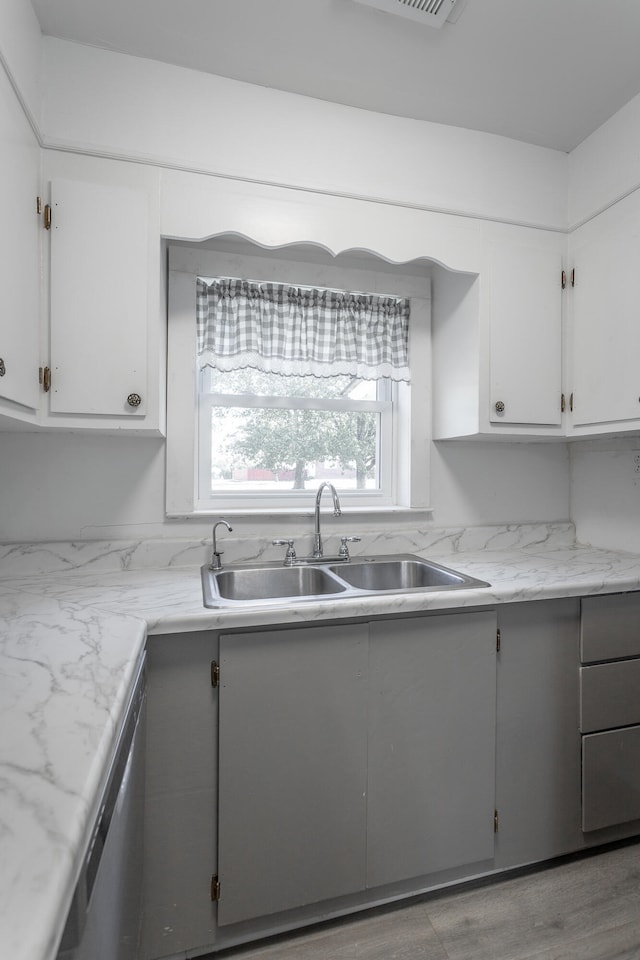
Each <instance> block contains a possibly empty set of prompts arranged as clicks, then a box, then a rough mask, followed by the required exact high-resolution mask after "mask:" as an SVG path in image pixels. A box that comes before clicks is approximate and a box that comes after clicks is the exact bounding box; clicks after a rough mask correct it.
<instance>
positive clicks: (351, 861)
mask: <svg viewBox="0 0 640 960" xmlns="http://www.w3.org/2000/svg"><path fill="white" fill-rule="evenodd" d="M495 637H496V615H495V613H494V612H482V613H463V614H452V615H442V616H425V617H421V618H410V619H406V620H380V621H377V622H371V623H368V624H357V623H356V624H353V623H352V624H345V625H331V626H325V627H319V626H318V627H306V628H302V629H294V630H291V629H289V630H286V629H282V630H277V631H269V632H258V633H253V632H252V633H244V634H235V635H232V634H229V635H223V636H222V637H221V638H220V667H221V677H222V680H221V688H220V748H219V749H220V754H219V778H220V787H219V813H218V834H219V840H218V874H219V879H220V887H221V895H220V901H219V903H218V921H219V923H220V924H221V925H225V924H232V923H239V922H240V921H243V920H249V919H251V918H254V917H259V916H262V915H265V914H274V913H281V912H282V911H286V910H291V909H293V908H295V907H301V906H303V905H306V904H310V903H315V902H320V901H323V900H330V899H335V898H337V897H340V896H344V895H346V894H353V893H357V892H358V891H363V890H365V889H367V888H369V889H370V888H375V887H381V886H383V885H388V884H393V883H396V882H397V881H401V880H406V879H408V878H413V877H420V876H425V875H427V874H433V873H436V872H438V871H443V870H446V869H448V868H452V867H455V866H458V865H460V864H470V863H474V862H476V861H480V860H487V859H491V857H492V856H493V810H494V786H495V775H494V763H493V761H494V731H495Z"/></svg>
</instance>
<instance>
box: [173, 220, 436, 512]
mask: <svg viewBox="0 0 640 960" xmlns="http://www.w3.org/2000/svg"><path fill="white" fill-rule="evenodd" d="M238 247H239V248H240V252H238V251H237V248H238ZM168 254H169V257H168V260H169V263H168V265H169V276H168V377H167V449H166V453H167V457H166V515H167V517H169V518H180V519H187V518H191V517H195V518H206V517H210V516H216V515H220V513H221V512H224V513H225V514H231V515H233V514H235V515H243V514H244V515H247V514H248V515H254V514H261V515H267V514H294V513H298V514H299V513H300V512H301V511H303V512H307V511H308V509H309V498H310V495H312V490H311V489H309V490H306V491H295V492H294V491H288V492H287V493H286V494H284V495H280V494H278V493H277V492H273V493H270V494H269V495H268V496H266V497H265V496H264V494H263V495H262V497H260V496H251V493H250V492H248V494H249V495H248V496H244V495H243V496H241V497H224V496H221V497H219V498H218V497H216V498H215V500H214V501H213V502H211V501H209V500H206V501H203V500H200V499H199V494H198V487H199V474H200V469H201V466H200V464H201V461H200V457H199V450H198V418H199V416H200V415H201V413H200V404H199V402H198V397H199V388H198V384H199V376H200V374H199V371H198V370H197V363H196V350H195V343H196V328H195V299H196V292H195V291H196V277H197V276H203V277H211V276H240V275H247V276H252V277H253V278H255V277H258V279H263V280H269V281H273V282H283V283H292V284H298V285H307V286H325V287H331V288H333V289H359V290H367V291H368V292H371V293H377V294H381V295H384V294H387V295H390V296H398V297H405V296H406V297H409V299H410V300H411V321H410V363H411V366H412V369H414V370H418V371H427V372H428V371H429V370H430V363H431V345H430V319H431V317H430V306H431V304H430V297H431V293H430V288H431V278H430V272H429V264H428V261H424V260H421V261H417V262H416V263H414V264H411V265H407V264H403V265H393V264H389V263H388V262H386V261H383V260H381V259H380V258H377V257H375V256H374V255H373V254H371V255H370V254H366V253H365V252H357V253H352V254H343V255H339V256H337V257H332V256H330V255H329V254H327V253H326V252H325V251H324V250H323V249H322V248H319V247H318V248H314V249H313V250H310V249H309V245H306V244H305V245H299V246H298V245H292V246H291V247H287V248H286V250H284V251H283V250H278V249H276V250H265V249H263V248H258V247H256V246H255V245H253V244H250V243H248V242H244V241H243V242H242V244H239V242H238V240H237V238H236V239H235V241H233V240H232V241H231V242H230V241H229V240H228V239H225V240H223V239H219V240H215V239H214V240H211V241H206V242H204V243H187V242H175V243H172V244H171V245H170V246H169V248H168ZM296 256H300V259H299V260H298V259H296ZM316 257H317V260H316ZM429 379H430V378H429V377H428V376H423V377H420V378H414V379H413V380H412V383H411V384H406V383H394V384H393V385H392V392H393V406H392V411H393V412H392V414H391V416H392V418H393V425H392V429H391V441H390V449H391V461H389V460H388V459H386V460H385V461H384V466H383V469H387V470H388V476H386V477H385V478H384V489H382V490H381V491H378V490H376V491H346V492H345V493H343V492H342V491H341V492H340V497H341V500H342V501H343V506H344V507H345V508H347V509H349V510H350V511H356V512H360V513H374V514H378V513H380V512H394V511H398V510H410V509H416V510H420V511H424V510H428V509H429V507H428V502H429V501H428V497H429V489H428V479H429V471H428V463H429V446H430V444H429V440H430V437H429V435H428V424H430V414H431V398H430V383H429ZM274 399H275V398H274ZM246 400H247V398H246V397H245V398H243V401H246ZM325 402H326V401H325ZM243 405H245V406H246V405H247V404H246V402H243ZM292 494H295V495H293V496H292Z"/></svg>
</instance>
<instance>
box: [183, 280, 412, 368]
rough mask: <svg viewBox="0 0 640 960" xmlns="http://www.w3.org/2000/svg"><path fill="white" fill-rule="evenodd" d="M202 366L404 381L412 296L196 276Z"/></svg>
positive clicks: (407, 364)
mask: <svg viewBox="0 0 640 960" xmlns="http://www.w3.org/2000/svg"><path fill="white" fill-rule="evenodd" d="M196 316H197V327H198V357H199V363H200V366H201V367H205V366H210V367H215V368H216V369H217V370H224V371H229V370H237V369H239V368H241V367H255V368H256V369H257V370H264V371H267V372H272V373H281V374H285V375H290V376H304V375H311V376H314V377H328V376H334V375H336V374H348V375H350V376H354V377H358V378H360V379H363V380H377V379H380V378H382V377H390V378H391V379H392V380H409V361H408V340H409V301H408V300H406V299H398V298H396V297H378V296H374V295H371V294H366V293H346V292H340V291H335V290H323V289H317V290H316V289H309V288H300V287H289V286H285V285H283V284H278V283H253V282H251V281H247V280H232V279H228V278H219V279H216V280H212V281H210V280H203V279H200V278H198V281H197V310H196Z"/></svg>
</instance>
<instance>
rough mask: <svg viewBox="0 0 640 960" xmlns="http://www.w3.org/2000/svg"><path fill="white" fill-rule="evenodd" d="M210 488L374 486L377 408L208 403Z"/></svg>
mask: <svg viewBox="0 0 640 960" xmlns="http://www.w3.org/2000/svg"><path fill="white" fill-rule="evenodd" d="M210 428H211V461H212V462H211V489H210V491H202V492H201V496H203V497H206V496H208V495H210V494H212V493H220V492H227V493H241V492H243V491H256V492H257V491H265V492H268V491H274V490H276V491H290V490H313V489H315V488H316V487H317V486H318V485H319V484H320V483H322V481H323V480H331V482H332V483H333V484H334V486H335V487H336V488H337V489H338V490H344V491H348V490H378V489H379V487H380V481H379V453H378V451H379V432H380V415H379V414H378V413H376V412H362V411H345V412H341V411H326V410H295V409H294V410H292V409H273V408H266V409H265V408H250V407H218V406H214V407H212V408H211V423H210Z"/></svg>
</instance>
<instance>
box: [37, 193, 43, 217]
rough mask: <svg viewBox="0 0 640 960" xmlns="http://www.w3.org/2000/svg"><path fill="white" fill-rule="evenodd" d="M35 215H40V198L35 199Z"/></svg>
mask: <svg viewBox="0 0 640 960" xmlns="http://www.w3.org/2000/svg"><path fill="white" fill-rule="evenodd" d="M36 213H37V214H38V216H40V214H41V213H42V197H36Z"/></svg>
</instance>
